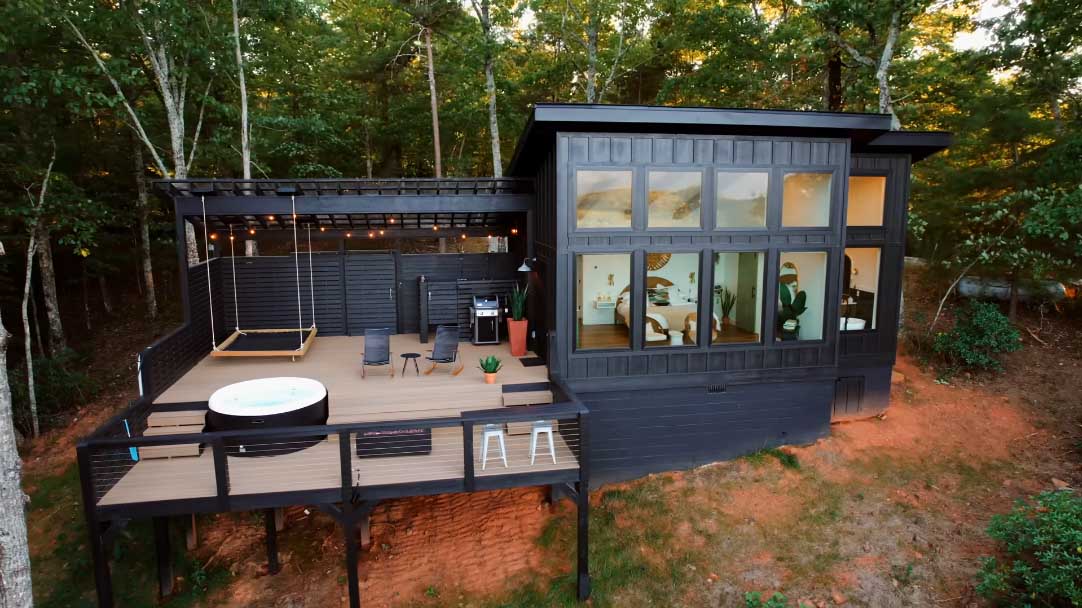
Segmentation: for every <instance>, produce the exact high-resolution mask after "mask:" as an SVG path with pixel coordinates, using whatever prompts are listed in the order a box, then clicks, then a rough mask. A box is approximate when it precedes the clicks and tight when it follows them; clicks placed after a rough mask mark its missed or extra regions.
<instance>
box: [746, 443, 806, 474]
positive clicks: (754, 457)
mask: <svg viewBox="0 0 1082 608" xmlns="http://www.w3.org/2000/svg"><path fill="white" fill-rule="evenodd" d="M770 458H773V459H774V460H777V461H778V462H779V463H780V464H781V466H783V467H785V468H787V469H793V470H799V469H800V459H799V458H797V457H796V454H792V453H789V452H786V451H785V450H782V449H780V448H763V449H761V450H759V451H758V452H753V453H751V454H748V455H747V456H745V457H744V459H745V460H747V461H748V462H750V463H752V464H754V465H756V466H761V465H763V464H766V462H767V460H768V459H770Z"/></svg>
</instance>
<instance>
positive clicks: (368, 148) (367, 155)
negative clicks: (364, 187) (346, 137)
mask: <svg viewBox="0 0 1082 608" xmlns="http://www.w3.org/2000/svg"><path fill="white" fill-rule="evenodd" d="M364 169H365V175H366V176H367V177H368V179H372V140H371V138H370V136H369V133H368V125H367V124H365V125H364Z"/></svg>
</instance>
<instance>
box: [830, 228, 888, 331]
mask: <svg viewBox="0 0 1082 608" xmlns="http://www.w3.org/2000/svg"><path fill="white" fill-rule="evenodd" d="M846 249H878V250H879V270H878V272H879V274H878V276H877V277H876V280H875V288H876V292H875V306H874V307H873V308H874V312H873V313H872V314H873V316H874V317H875V318H874V319H873V322H874V323H875V327H874V328H872V329H867V328H865V329H853V330H846V329H842V326H841V316H842V315H841V304H839V305H838V335H839V336H863V335H866V334H877V333H879V328H880V326H881V325H882V323H880V322H879V313H880V311H881V309H880V304H881V302H880V301H879V296H880V295H881V294H882V293H883V252H884V250H885V249H886V247H885V246H884V245H881V244H874V245H865V244H860V245H853V246H852V247H850V246H848V245H845V246H843V247H842V267H841V268H840V269H839V271H838V272H839V274H841V273H842V272H844V271H845V261H844V260H845V250H846ZM839 278H840V279H841V280H839V284H842V281H843V280H844V277H839ZM843 289H844V287H843ZM838 295H839V297H840V296H841V294H840V293H839V294H838Z"/></svg>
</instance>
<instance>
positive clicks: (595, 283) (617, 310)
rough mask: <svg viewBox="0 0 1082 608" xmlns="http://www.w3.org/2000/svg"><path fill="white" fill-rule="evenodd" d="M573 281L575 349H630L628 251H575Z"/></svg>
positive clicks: (629, 264)
mask: <svg viewBox="0 0 1082 608" xmlns="http://www.w3.org/2000/svg"><path fill="white" fill-rule="evenodd" d="M575 282H576V284H575V317H576V319H575V348H577V349H580V350H584V349H596V348H630V347H631V332H630V327H631V326H630V319H631V254H630V253H604V254H579V255H577V256H575Z"/></svg>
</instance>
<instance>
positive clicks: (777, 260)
mask: <svg viewBox="0 0 1082 608" xmlns="http://www.w3.org/2000/svg"><path fill="white" fill-rule="evenodd" d="M838 249H839V248H838V247H831V246H829V245H828V246H817V247H785V246H782V247H777V248H775V249H773V252H774V256H773V257H774V264H773V267H772V270H771V271H770V272H768V274H767V278H768V279H773V281H772V289H771V294H772V296H773V297H772V298H771V302H770V312H771V313H773V314H771V316H770V329H771V331H770V339H771V340H772V341H773V342H772V343H771V347H772V348H801V347H806V346H816V345H823V344H826V343H828V342H829V341H830V339H829V338H828V336H831V335H832V333H836V329H837V327H836V326H837V321H831V315H830V311H831V310H834V311H837V306H833V307H832V306H831V304H830V302H831V300H830V299H828V296H829V294H830V288H831V286H832V285H833V286H835V287H836V286H838V285H840V281H837V280H834V281H832V280H831V279H834V278H835V275H834V273H835V270H834V264H835V263H834V262H832V260H833V259H834V257H835V256H833V255H831V254H832V253H834V252H837V251H838ZM841 249H844V247H841ZM783 253H823V254H826V262H827V263H826V269H825V273H824V276H823V279H824V281H825V283H826V285H825V286H824V292H823V331H822V332H821V334H820V337H819V338H817V339H815V340H799V339H798V340H779V339H778V338H779V334H778V322H777V321H778V317H777V314H778V286H779V285H778V279H779V278H780V277H781V263H782V262H781V256H782V254H783ZM834 316H835V317H836V316H837V315H836V314H835V315H834Z"/></svg>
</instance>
